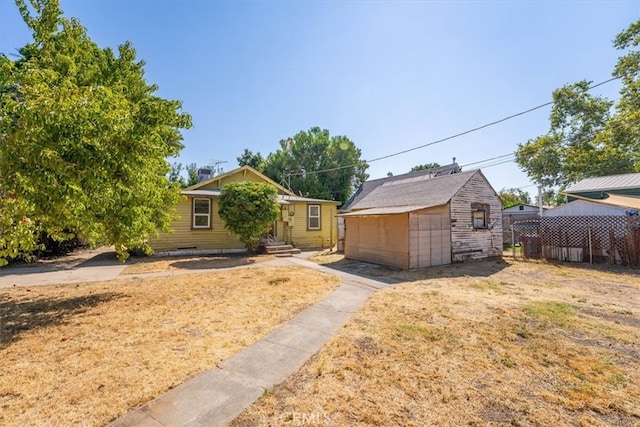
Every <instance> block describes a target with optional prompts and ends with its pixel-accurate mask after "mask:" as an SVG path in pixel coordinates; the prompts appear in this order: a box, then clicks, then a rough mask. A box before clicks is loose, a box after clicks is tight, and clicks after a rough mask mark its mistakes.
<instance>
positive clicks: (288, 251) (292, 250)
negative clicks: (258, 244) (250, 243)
mask: <svg viewBox="0 0 640 427" xmlns="http://www.w3.org/2000/svg"><path fill="white" fill-rule="evenodd" d="M265 249H266V253H268V254H271V255H277V254H299V253H300V252H301V251H300V249H298V248H294V247H293V246H290V247H288V248H285V247H279V248H277V249H276V248H270V247H269V246H267V247H266V248H265Z"/></svg>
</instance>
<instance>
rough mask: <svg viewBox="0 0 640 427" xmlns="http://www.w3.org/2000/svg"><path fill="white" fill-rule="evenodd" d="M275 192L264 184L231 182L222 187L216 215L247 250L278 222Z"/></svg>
mask: <svg viewBox="0 0 640 427" xmlns="http://www.w3.org/2000/svg"><path fill="white" fill-rule="evenodd" d="M277 196H278V193H277V190H276V188H275V187H273V186H272V185H270V184H267V183H265V182H252V181H242V182H232V183H229V184H226V185H225V186H224V187H223V188H222V192H221V193H220V197H219V199H218V202H219V204H220V208H219V211H218V213H219V214H220V218H221V219H222V221H224V226H225V228H226V229H227V230H229V231H230V232H232V233H234V234H237V235H238V236H239V237H240V241H241V242H243V243H244V244H245V245H247V248H248V249H249V250H251V248H253V247H254V246H255V245H256V244H257V243H258V242H259V240H260V237H261V236H262V235H263V234H264V233H266V232H268V231H269V227H270V226H271V224H273V222H274V221H276V220H277V219H278V214H279V213H280V208H279V206H278V201H277V199H276V198H277Z"/></svg>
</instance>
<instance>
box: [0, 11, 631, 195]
mask: <svg viewBox="0 0 640 427" xmlns="http://www.w3.org/2000/svg"><path fill="white" fill-rule="evenodd" d="M61 5H62V9H63V10H64V12H65V15H66V16H69V17H70V16H74V17H77V18H78V19H79V20H80V22H81V23H82V24H83V25H84V26H85V27H86V28H87V29H88V33H89V35H90V37H91V38H92V39H93V40H94V41H95V42H96V43H98V44H99V45H100V46H101V47H107V46H111V47H115V46H117V45H118V44H121V43H123V42H125V41H127V40H129V41H131V42H132V43H133V46H134V47H135V48H136V50H137V52H138V57H139V58H140V59H144V60H145V61H146V63H147V65H146V67H145V70H146V77H147V80H148V81H149V82H150V83H155V84H157V85H159V87H160V89H159V91H158V95H160V96H162V97H165V98H171V99H179V100H181V101H182V102H183V105H184V110H185V111H187V112H188V113H190V114H191V115H192V117H193V123H194V127H193V128H192V129H191V130H188V131H186V132H184V144H185V149H184V150H183V151H182V154H181V156H180V157H179V158H178V159H177V161H180V162H182V163H183V164H186V163H191V162H196V163H198V164H199V165H202V164H206V163H209V162H211V161H213V160H219V161H227V162H228V163H225V164H223V165H222V167H223V168H224V169H225V170H230V169H232V168H234V167H235V166H236V165H237V163H236V158H237V157H238V156H239V155H240V154H241V153H242V151H243V150H244V149H245V148H248V149H250V150H252V151H254V152H260V153H262V154H263V155H265V156H266V155H267V154H268V153H270V152H272V151H275V150H276V149H277V148H278V147H279V145H278V141H280V140H281V139H283V138H286V137H288V136H293V135H294V134H295V133H297V132H298V131H300V130H307V129H309V128H311V127H313V126H320V127H322V128H326V129H329V130H330V132H331V134H333V135H346V136H347V137H349V138H350V139H351V140H353V141H354V142H355V144H356V145H357V146H358V147H359V148H360V149H361V150H362V157H363V158H364V159H365V160H368V159H374V158H377V157H381V156H385V155H388V154H392V153H395V152H398V151H402V150H406V149H410V148H412V147H416V146H420V145H423V144H427V143H429V142H430V141H434V140H437V139H440V138H444V137H447V136H450V135H453V134H457V133H459V132H463V131H465V130H468V129H470V128H474V127H477V126H481V125H483V124H485V123H488V122H491V121H494V120H497V119H500V118H503V117H505V116H509V115H511V114H514V113H517V112H519V111H523V110H526V109H528V108H531V107H534V106H536V105H539V104H543V103H545V102H547V101H549V100H550V99H551V92H552V91H553V90H554V89H556V88H558V87H560V86H562V85H564V84H567V83H572V82H575V81H578V80H581V79H587V80H592V81H594V82H596V83H597V82H601V81H604V80H607V79H608V78H610V76H611V71H612V70H613V67H614V64H615V62H616V59H617V57H618V56H619V55H620V52H618V51H616V50H615V49H614V48H613V47H612V44H611V41H612V40H613V38H614V37H615V35H616V34H617V33H619V32H620V31H622V30H623V29H625V28H626V27H627V26H628V25H629V24H631V23H632V22H633V21H635V20H636V19H638V18H639V17H640V1H637V0H634V1H563V2H551V1H544V2H543V1H539V2H519V1H518V2H516V1H513V2H506V1H505V2H502V1H478V2H462V1H460V2H421V1H403V2H392V1H195V0H193V1H168V0H133V1H124V0H109V1H104V0H92V1H79V0H74V1H70V0H61ZM30 37H31V35H30V32H29V31H28V30H27V28H26V26H25V24H24V23H23V22H22V20H21V18H20V16H19V14H18V12H17V8H16V6H15V4H14V3H13V1H10V0H0V52H3V53H5V54H11V53H13V52H15V50H16V49H17V48H18V47H20V46H23V45H24V44H26V43H27V42H28V41H29V39H30ZM618 89H619V85H618V84H617V82H613V83H609V84H607V85H604V86H602V87H600V88H597V89H596V90H594V91H593V93H595V94H601V95H604V96H607V97H610V98H614V99H615V98H616V97H617V91H618ZM548 115H549V107H547V108H544V109H540V110H537V111H535V112H533V113H529V114H526V115H524V116H521V117H518V118H515V119H512V120H509V121H507V122H504V123H501V124H498V125H496V126H493V127H490V128H487V129H484V130H481V131H478V132H474V133H471V134H469V135H466V136H464V137H460V138H456V139H453V140H449V141H446V142H443V143H440V144H436V145H432V146H429V147H426V148H422V149H419V150H415V151H412V152H410V153H407V154H403V155H399V156H395V157H391V158H388V159H385V160H381V161H377V162H372V163H371V164H370V168H369V174H370V175H371V178H379V177H383V176H386V174H387V172H392V173H394V174H396V175H397V174H401V173H404V172H408V171H409V170H410V169H411V167H412V166H415V165H417V164H421V163H427V162H438V163H440V164H446V163H449V162H450V161H451V159H452V157H456V158H457V161H458V163H459V164H461V165H465V164H469V163H474V162H478V161H481V160H484V159H489V158H492V157H496V156H501V155H504V154H508V153H511V152H513V151H514V150H515V149H516V147H517V144H518V143H522V142H525V141H527V140H528V139H531V138H535V137H536V136H538V135H541V134H543V133H545V132H546V131H547V129H548ZM478 166H483V165H482V164H479V165H478ZM474 167H475V165H474V166H469V167H468V168H467V169H471V168H474ZM482 169H483V172H484V173H485V175H486V176H487V177H488V179H489V181H490V182H491V183H492V185H493V186H494V188H495V189H496V190H500V189H501V188H503V187H525V186H528V187H525V190H526V191H530V192H535V188H534V187H531V186H529V185H530V184H531V182H530V181H529V179H528V178H527V176H526V174H524V173H523V172H522V171H520V170H519V168H518V167H517V165H516V164H515V163H514V162H509V163H504V164H501V165H496V166H492V167H486V168H484V167H483V168H482Z"/></svg>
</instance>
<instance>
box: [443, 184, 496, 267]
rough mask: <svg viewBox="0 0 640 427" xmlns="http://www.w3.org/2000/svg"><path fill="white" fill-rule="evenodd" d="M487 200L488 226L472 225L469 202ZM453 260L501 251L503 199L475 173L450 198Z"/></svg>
mask: <svg viewBox="0 0 640 427" xmlns="http://www.w3.org/2000/svg"><path fill="white" fill-rule="evenodd" d="M476 202H481V203H487V204H489V211H490V212H489V219H488V223H489V224H490V225H491V228H490V229H474V228H473V222H472V209H471V203H476ZM450 209H451V253H452V261H453V262H461V261H465V260H468V259H478V258H486V257H491V256H500V255H501V254H502V203H501V202H500V198H499V197H498V195H497V194H496V192H495V191H494V190H493V188H492V187H491V185H489V183H488V182H487V181H486V180H485V179H484V178H483V176H482V175H481V174H476V175H475V176H473V177H472V178H471V179H470V180H469V181H468V182H467V183H466V185H464V186H463V187H462V188H461V189H460V190H459V191H458V192H457V193H456V194H455V195H454V196H453V197H452V199H451V202H450Z"/></svg>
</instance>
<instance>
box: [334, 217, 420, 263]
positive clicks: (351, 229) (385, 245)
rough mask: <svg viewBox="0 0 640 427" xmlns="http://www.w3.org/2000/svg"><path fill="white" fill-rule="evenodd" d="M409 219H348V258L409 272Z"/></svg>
mask: <svg viewBox="0 0 640 427" xmlns="http://www.w3.org/2000/svg"><path fill="white" fill-rule="evenodd" d="M408 230H409V215H408V214H399V215H384V216H362V217H345V257H346V258H350V259H355V260H361V261H368V262H373V263H377V264H383V265H388V266H391V267H397V268H401V269H405V270H406V269H408V268H409V234H408Z"/></svg>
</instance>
